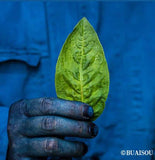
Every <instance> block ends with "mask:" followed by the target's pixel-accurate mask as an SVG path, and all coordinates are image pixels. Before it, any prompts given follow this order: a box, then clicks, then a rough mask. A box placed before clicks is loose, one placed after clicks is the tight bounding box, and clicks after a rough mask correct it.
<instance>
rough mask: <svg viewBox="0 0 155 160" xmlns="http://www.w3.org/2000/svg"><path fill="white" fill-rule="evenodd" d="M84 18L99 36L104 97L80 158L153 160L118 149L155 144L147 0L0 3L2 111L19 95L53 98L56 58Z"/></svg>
mask: <svg viewBox="0 0 155 160" xmlns="http://www.w3.org/2000/svg"><path fill="white" fill-rule="evenodd" d="M83 16H85V17H87V19H88V20H89V21H90V23H91V24H92V25H93V27H94V29H95V30H96V32H97V34H98V36H99V39H100V41H101V43H102V45H103V48H104V51H105V56H106V58H107V62H108V66H109V71H110V92H109V97H108V100H107V103H106V107H105V110H104V112H103V114H102V116H101V117H99V118H98V119H97V120H96V124H97V125H98V126H99V128H100V132H99V135H98V136H97V137H96V138H95V139H92V140H86V143H87V144H89V152H88V154H87V155H86V158H85V159H94V160H96V159H97V158H98V159H100V160H120V159H123V160H126V159H135V160H137V159H140V160H143V159H144V160H152V159H155V157H153V156H134V157H131V156H121V154H120V151H121V150H126V149H129V150H134V149H138V150H139V149H154V148H155V118H154V116H155V3H154V2H100V1H97V2H93V1H91V2H88V1H86V2H22V3H20V2H0V106H1V110H3V109H4V108H5V107H7V108H8V107H9V106H10V104H11V103H13V102H14V101H16V100H19V99H21V98H36V97H45V96H47V97H56V94H55V87H54V74H55V65H56V61H57V58H58V55H59V52H60V50H61V47H62V45H63V43H64V41H65V39H66V38H67V36H68V34H69V33H70V32H71V31H72V29H73V27H74V26H75V25H76V23H77V22H78V21H79V20H80V19H81V18H82V17H83ZM2 113H3V111H1V120H2V119H4V117H6V116H5V115H4V113H3V114H2ZM5 114H6V112H5ZM5 127H6V123H5ZM5 127H4V128H5ZM3 133H4V130H3V131H2V134H3ZM0 141H2V143H5V142H4V141H5V139H4V138H2V137H1V138H0ZM3 153H4V152H2V153H0V154H1V155H2V154H3ZM93 157H96V159H95V158H93Z"/></svg>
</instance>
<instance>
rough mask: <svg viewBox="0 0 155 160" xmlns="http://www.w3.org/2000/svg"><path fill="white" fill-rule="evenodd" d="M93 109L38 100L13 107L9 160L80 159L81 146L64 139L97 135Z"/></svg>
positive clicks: (17, 103)
mask: <svg viewBox="0 0 155 160" xmlns="http://www.w3.org/2000/svg"><path fill="white" fill-rule="evenodd" d="M92 116H93V109H92V108H91V107H90V106H88V105H87V104H84V103H82V102H75V101H66V100H62V99H52V98H39V99H31V100H21V101H18V102H16V103H14V104H13V105H12V106H11V107H10V112H9V119H8V137H9V146H8V153H7V159H8V160H42V159H43V158H45V159H46V158H47V157H48V156H49V157H50V156H59V157H80V156H82V155H84V154H85V153H86V152H87V146H86V145H85V144H84V143H82V142H71V141H68V140H64V139H63V138H62V137H65V136H67V137H82V138H92V137H95V136H96V135H97V133H98V128H97V126H96V125H95V124H94V123H92V122H91V121H90V118H91V117H92Z"/></svg>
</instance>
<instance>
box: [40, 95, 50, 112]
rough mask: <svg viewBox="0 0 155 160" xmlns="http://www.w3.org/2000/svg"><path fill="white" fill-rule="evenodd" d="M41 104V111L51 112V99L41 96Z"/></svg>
mask: <svg viewBox="0 0 155 160" xmlns="http://www.w3.org/2000/svg"><path fill="white" fill-rule="evenodd" d="M39 101H40V104H41V112H43V113H50V110H51V105H52V104H51V102H52V101H50V103H49V99H48V98H40V99H39Z"/></svg>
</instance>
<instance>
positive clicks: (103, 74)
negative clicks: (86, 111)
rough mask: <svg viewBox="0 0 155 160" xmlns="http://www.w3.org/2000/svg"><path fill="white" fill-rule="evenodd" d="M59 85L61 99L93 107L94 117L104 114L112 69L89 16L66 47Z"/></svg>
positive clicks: (60, 62)
mask: <svg viewBox="0 0 155 160" xmlns="http://www.w3.org/2000/svg"><path fill="white" fill-rule="evenodd" d="M55 85H56V93H57V96H58V97H59V98H61V99H66V100H72V101H81V102H84V103H87V104H89V105H90V106H92V107H93V109H94V117H93V120H95V119H96V118H97V117H99V115H100V114H101V113H102V111H103V109H104V106H105V101H106V99H107V96H108V92H109V71H108V66H107V62H106V59H105V56H104V51H103V48H102V45H101V43H100V41H99V39H98V36H97V34H96V32H95V30H94V29H93V27H92V26H91V24H90V23H89V22H88V20H87V19H86V18H85V17H84V18H82V19H81V20H80V21H79V23H78V24H77V25H76V26H75V28H74V30H73V31H72V33H71V34H70V35H69V36H68V38H67V39H66V41H65V43H64V45H63V47H62V50H61V52H60V55H59V57H58V61H57V65H56V75H55Z"/></svg>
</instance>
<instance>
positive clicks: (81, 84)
mask: <svg viewBox="0 0 155 160" xmlns="http://www.w3.org/2000/svg"><path fill="white" fill-rule="evenodd" d="M83 30H84V22H83V23H82V51H81V59H80V86H81V101H82V102H83V70H82V59H83V54H84V49H83V48H84V32H83Z"/></svg>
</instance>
